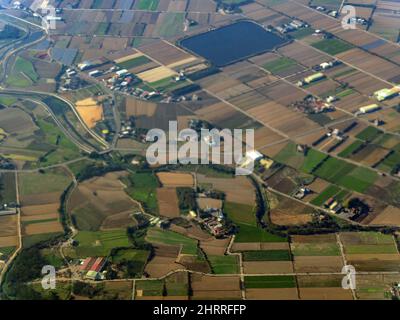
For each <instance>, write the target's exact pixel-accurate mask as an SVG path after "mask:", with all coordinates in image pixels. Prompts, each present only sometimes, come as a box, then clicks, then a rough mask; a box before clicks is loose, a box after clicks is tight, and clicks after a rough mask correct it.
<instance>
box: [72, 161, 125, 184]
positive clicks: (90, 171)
mask: <svg viewBox="0 0 400 320" xmlns="http://www.w3.org/2000/svg"><path fill="white" fill-rule="evenodd" d="M124 169H125V168H124V167H123V166H122V165H120V164H108V165H103V164H101V165H98V164H91V165H88V166H87V167H85V168H84V169H83V170H82V171H81V172H79V173H78V174H77V175H76V178H77V180H78V181H79V182H82V181H85V180H88V179H91V178H93V177H101V176H103V175H105V174H107V173H109V172H116V171H121V170H124Z"/></svg>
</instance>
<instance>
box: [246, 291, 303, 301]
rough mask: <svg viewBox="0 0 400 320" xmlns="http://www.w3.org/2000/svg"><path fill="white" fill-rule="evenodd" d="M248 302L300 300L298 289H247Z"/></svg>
mask: <svg viewBox="0 0 400 320" xmlns="http://www.w3.org/2000/svg"><path fill="white" fill-rule="evenodd" d="M246 299H248V300H298V299H299V296H298V293H297V289H296V288H273V289H246Z"/></svg>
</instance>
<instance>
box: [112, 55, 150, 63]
mask: <svg viewBox="0 0 400 320" xmlns="http://www.w3.org/2000/svg"><path fill="white" fill-rule="evenodd" d="M142 56H143V54H141V53H139V52H136V53H132V54H130V55H127V56H125V57H122V58H118V59H115V60H114V62H115V63H122V62H125V61H129V60H132V59H136V58H139V57H142Z"/></svg>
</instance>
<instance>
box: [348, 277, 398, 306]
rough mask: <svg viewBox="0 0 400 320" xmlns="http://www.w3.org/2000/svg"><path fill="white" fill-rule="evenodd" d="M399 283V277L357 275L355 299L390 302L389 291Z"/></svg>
mask: <svg viewBox="0 0 400 320" xmlns="http://www.w3.org/2000/svg"><path fill="white" fill-rule="evenodd" d="M399 281H400V277H399V275H384V274H379V275H359V276H358V277H357V287H356V296H357V299H361V300H391V299H392V295H391V293H390V289H391V288H392V287H393V285H394V284H395V283H398V282H399Z"/></svg>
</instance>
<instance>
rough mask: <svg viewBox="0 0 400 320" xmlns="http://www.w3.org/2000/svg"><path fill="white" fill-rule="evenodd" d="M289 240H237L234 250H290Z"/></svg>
mask: <svg viewBox="0 0 400 320" xmlns="http://www.w3.org/2000/svg"><path fill="white" fill-rule="evenodd" d="M288 249H289V243H287V242H235V243H234V244H233V246H232V251H258V250H288Z"/></svg>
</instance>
